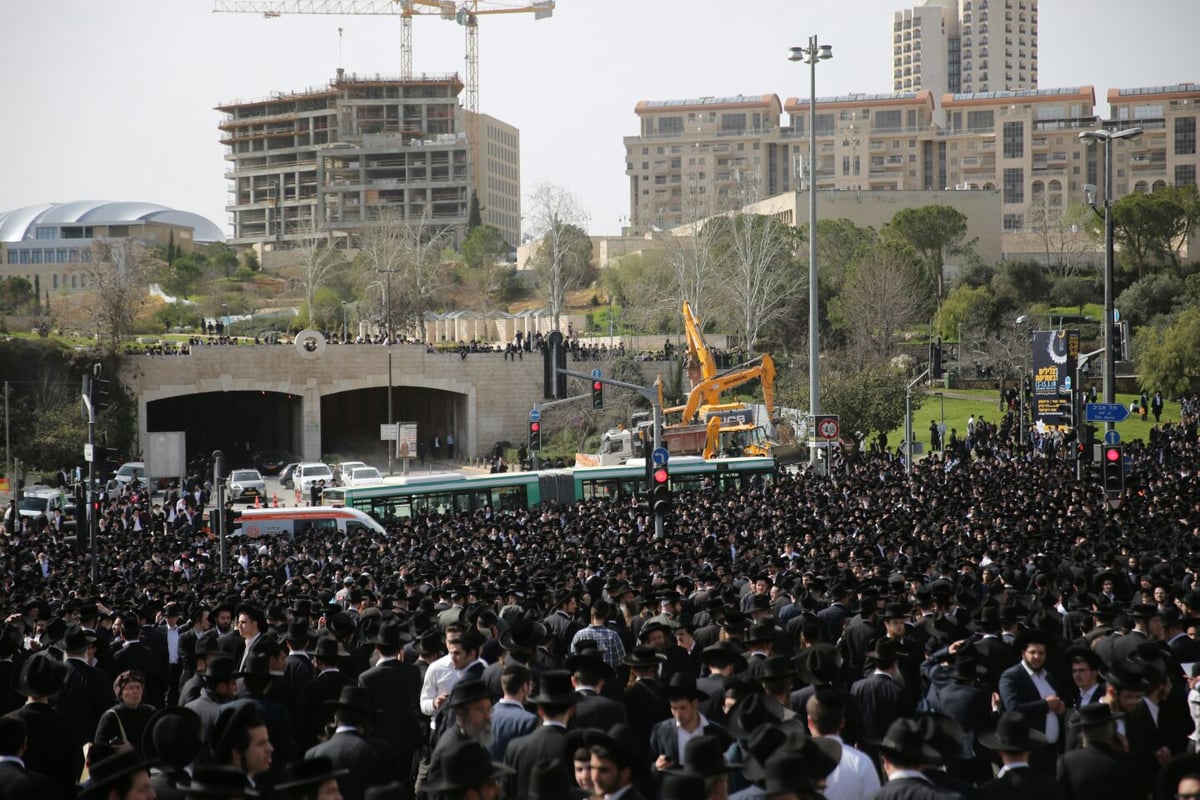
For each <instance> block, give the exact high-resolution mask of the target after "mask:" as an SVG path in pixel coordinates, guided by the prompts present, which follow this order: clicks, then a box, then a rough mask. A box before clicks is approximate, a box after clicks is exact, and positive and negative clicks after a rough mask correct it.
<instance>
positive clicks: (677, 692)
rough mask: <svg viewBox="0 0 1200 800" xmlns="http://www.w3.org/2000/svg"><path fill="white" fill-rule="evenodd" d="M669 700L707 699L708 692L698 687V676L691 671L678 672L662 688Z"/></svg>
mask: <svg viewBox="0 0 1200 800" xmlns="http://www.w3.org/2000/svg"><path fill="white" fill-rule="evenodd" d="M662 693H663V696H664V697H666V698H667V699H668V700H680V699H687V700H707V699H708V692H705V691H701V690H700V689H699V688H697V687H696V676H695V675H693V674H691V673H690V672H676V673H675V674H674V675H672V676H671V680H670V682H669V683H667V685H666V686H665V687H663V690H662Z"/></svg>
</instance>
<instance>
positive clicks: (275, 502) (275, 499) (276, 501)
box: [271, 494, 279, 508]
mask: <svg viewBox="0 0 1200 800" xmlns="http://www.w3.org/2000/svg"><path fill="white" fill-rule="evenodd" d="M271 508H279V495H277V494H276V495H272V496H271Z"/></svg>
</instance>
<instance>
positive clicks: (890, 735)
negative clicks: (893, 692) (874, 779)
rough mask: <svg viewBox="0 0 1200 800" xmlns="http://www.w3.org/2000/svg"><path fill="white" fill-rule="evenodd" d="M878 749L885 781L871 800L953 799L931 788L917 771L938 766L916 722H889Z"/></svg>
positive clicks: (903, 719) (930, 783) (937, 758)
mask: <svg viewBox="0 0 1200 800" xmlns="http://www.w3.org/2000/svg"><path fill="white" fill-rule="evenodd" d="M878 749H879V754H880V757H881V759H882V761H883V771H884V773H885V774H886V775H887V782H886V783H885V784H884V785H883V786H882V787H881V788H880V790H879V791H878V792H876V793H875V794H874V796H873V797H872V800H947V798H948V797H954V796H955V795H948V794H947V793H946V792H944V791H943V790H941V789H939V788H937V787H935V786H934V785H933V783H932V782H931V781H930V780H929V778H927V777H926V776H925V775H924V773H922V772H921V768H922V767H924V766H926V765H929V764H937V763H940V762H941V756H939V755H938V753H937V751H936V750H934V749H933V748H932V747H930V746H929V744H928V743H927V742H926V741H925V734H924V732H923V731H922V729H921V725H920V723H919V722H917V721H916V720H913V719H907V718H900V719H897V720H896V721H895V722H893V723H892V724H891V725H890V726H888V729H887V734H886V735H885V736H884V737H883V739H882V741H880V742H879V747H878Z"/></svg>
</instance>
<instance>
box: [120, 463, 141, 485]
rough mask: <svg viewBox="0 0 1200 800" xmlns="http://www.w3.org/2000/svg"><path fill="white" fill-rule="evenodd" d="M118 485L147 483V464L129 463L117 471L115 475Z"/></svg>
mask: <svg viewBox="0 0 1200 800" xmlns="http://www.w3.org/2000/svg"><path fill="white" fill-rule="evenodd" d="M113 477H114V478H116V480H117V483H121V484H125V483H132V482H133V481H135V480H136V481H138V482H139V483H145V482H146V464H145V463H144V462H142V461H127V462H126V463H124V464H122V465H121V466H120V468H118V469H117V473H116V474H115V475H113Z"/></svg>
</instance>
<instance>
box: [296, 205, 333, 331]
mask: <svg viewBox="0 0 1200 800" xmlns="http://www.w3.org/2000/svg"><path fill="white" fill-rule="evenodd" d="M296 254H297V256H298V261H297V267H298V268H299V270H300V274H299V275H298V276H297V279H298V281H299V283H300V288H301V289H302V290H303V291H304V302H305V304H306V309H307V312H308V324H309V325H310V326H311V325H314V324H316V294H317V290H318V289H320V288H322V287H323V286H325V285H326V284H327V283H328V282H329V279H330V277H331V276H332V275H333V272H334V270H336V269H337V268H338V267H340V266H341V265H342V264H343V259H342V253H341V252H340V251H338V250H337V249H336V248H335V247H334V246H333V242H332V241H331V240H330V238H329V236H328V235H327V234H325V233H322V232H321V231H320V230H319V229H318V228H317V221H316V218H315V217H314V219H313V224H312V230H311V231H310V233H309V235H308V236H306V237H305V238H304V239H303V240H302V242H301V244H300V246H299V247H297V248H296Z"/></svg>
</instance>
